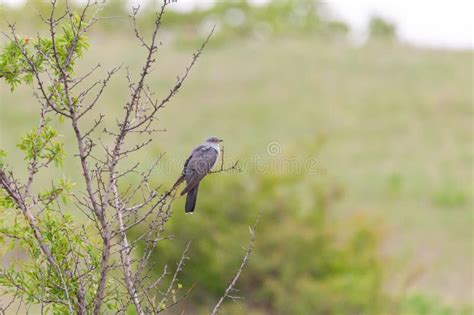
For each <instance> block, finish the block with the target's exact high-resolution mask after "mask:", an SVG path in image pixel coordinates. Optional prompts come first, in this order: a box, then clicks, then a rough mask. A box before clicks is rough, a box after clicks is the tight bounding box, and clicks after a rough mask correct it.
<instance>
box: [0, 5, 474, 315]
mask: <svg viewBox="0 0 474 315" xmlns="http://www.w3.org/2000/svg"><path fill="white" fill-rule="evenodd" d="M138 2H139V3H140V5H141V10H140V17H139V26H140V28H141V29H142V30H143V32H144V33H145V34H147V30H148V31H149V30H150V29H151V23H153V19H154V14H155V13H154V12H155V11H156V9H157V8H158V6H159V3H157V2H156V1H151V0H150V1H138ZM136 4H137V2H136V1H135V2H129V1H124V0H115V1H109V2H108V4H107V5H106V7H105V8H104V10H103V11H102V12H101V13H100V16H101V17H104V19H101V20H100V21H99V22H98V23H97V24H96V25H95V26H94V27H93V28H92V30H91V32H90V33H89V38H90V44H91V45H90V49H89V51H88V53H87V54H86V55H85V56H84V59H83V60H82V61H81V63H80V67H79V68H78V69H81V71H82V72H86V70H87V69H89V68H90V67H91V66H93V65H95V64H96V63H97V62H100V63H101V64H102V66H103V69H104V71H105V70H107V69H110V68H112V67H113V66H116V65H119V64H124V65H125V66H127V67H128V68H129V69H130V71H131V73H132V75H135V76H136V75H138V72H139V70H140V69H141V67H142V63H143V57H144V50H143V49H142V48H141V47H140V45H139V42H138V41H137V40H136V38H135V37H134V33H133V26H132V23H131V22H130V20H129V19H128V18H127V16H128V14H129V13H130V8H131V7H132V6H133V5H136ZM76 5H77V6H80V1H77V2H76ZM33 8H34V9H35V10H37V11H38V12H48V3H47V1H42V0H38V1H13V0H8V1H5V0H4V1H3V4H2V7H1V14H2V22H1V23H2V26H1V27H2V30H6V22H5V20H7V21H15V22H16V23H17V28H18V30H19V31H20V32H21V33H22V34H24V35H25V36H35V34H36V32H37V31H38V29H39V31H40V32H43V29H44V27H43V26H41V21H40V19H39V18H38V17H37V15H36V13H35V10H34V9H33ZM473 9H474V8H473V4H472V2H470V1H450V2H446V1H443V2H439V3H432V2H428V1H422V0H418V1H401V2H400V1H399V2H395V1H370V0H363V1H361V0H358V1H351V2H349V1H339V0H338V1H326V2H319V1H312V0H277V1H245V0H240V1H204V0H203V1H178V2H176V3H172V4H171V5H170V10H169V11H168V12H167V13H166V14H165V17H164V20H163V25H162V28H161V31H160V35H159V36H160V40H161V41H162V43H163V45H162V46H160V50H159V57H158V60H157V64H156V66H155V67H154V71H153V73H152V75H151V76H150V81H149V85H150V87H151V88H152V89H153V90H154V91H156V94H157V96H159V95H164V93H166V92H167V91H168V89H169V88H171V87H172V86H173V84H174V82H175V78H176V75H178V74H181V73H182V71H183V70H184V67H185V66H186V65H187V63H188V62H189V61H190V58H191V55H192V53H193V52H194V51H195V50H196V49H197V48H198V47H199V45H200V44H201V42H202V40H203V39H205V37H206V36H207V34H208V33H209V31H210V30H211V28H212V27H213V26H214V25H215V26H216V30H215V33H214V35H213V37H212V39H211V41H210V43H209V45H208V46H207V47H206V49H205V51H204V54H203V55H202V57H201V58H200V59H199V60H198V63H197V65H196V67H195V68H194V69H193V71H192V73H191V75H190V77H189V79H188V80H187V81H186V82H185V85H184V88H183V90H182V91H181V92H180V93H179V94H178V95H177V96H176V97H175V98H174V99H173V101H172V103H171V104H169V105H168V106H167V107H166V108H165V109H164V110H163V111H162V112H161V114H160V116H159V123H158V125H159V127H160V128H165V129H166V130H167V132H163V133H159V134H157V135H156V136H155V139H154V142H153V144H152V146H150V147H148V149H147V150H145V151H143V152H142V153H141V155H140V156H134V157H133V160H134V161H137V160H139V161H141V162H142V166H143V168H145V167H146V166H147V165H149V164H150V163H152V162H153V159H154V158H156V157H158V156H159V155H161V154H164V153H166V154H165V155H164V158H163V160H162V163H161V164H160V167H159V169H158V171H157V172H156V174H155V175H154V176H153V182H152V183H151V184H152V185H163V186H164V187H163V189H166V187H169V185H170V184H172V183H173V182H174V180H175V179H176V178H177V176H179V173H180V171H181V168H182V164H183V162H184V161H185V159H186V158H187V156H188V154H189V152H190V151H191V149H192V148H193V147H194V146H195V145H197V144H199V143H201V142H202V141H203V140H204V139H205V138H206V137H207V136H209V135H216V136H219V137H221V138H223V139H224V140H225V142H224V148H225V160H226V163H229V164H231V163H233V162H234V161H237V160H239V161H240V167H241V169H242V170H241V172H229V173H223V174H219V175H212V178H207V179H205V180H204V182H203V184H202V185H201V188H200V195H199V197H198V205H197V209H196V214H195V215H194V216H185V215H184V213H183V207H184V201H183V200H179V201H178V202H177V203H176V204H175V205H174V206H173V209H174V211H175V213H174V216H173V218H172V219H171V221H170V222H169V224H168V232H169V234H170V235H173V239H172V240H169V241H163V242H162V244H161V246H160V247H159V250H158V251H157V252H156V256H155V262H156V264H157V268H156V274H157V275H159V274H161V272H162V268H161V267H162V266H163V265H164V264H168V265H169V266H175V264H176V262H177V261H178V260H179V258H180V257H181V254H182V251H183V249H184V247H185V246H186V244H187V242H188V241H192V245H191V250H190V254H189V255H190V258H191V259H190V260H189V261H187V263H186V266H185V271H184V273H183V274H182V275H181V277H180V281H181V283H182V285H183V287H184V289H186V288H189V287H190V286H192V285H195V287H194V289H193V291H192V292H191V294H190V295H189V297H188V298H187V299H186V300H185V302H184V304H181V305H180V306H178V307H177V308H176V309H174V310H173V312H171V313H172V314H175V313H176V314H181V312H182V311H185V313H186V314H206V313H208V312H209V309H210V307H211V306H212V305H214V303H215V301H216V300H217V299H218V297H220V295H221V294H222V292H223V291H224V290H225V288H226V286H227V284H228V282H229V281H230V279H231V278H232V276H233V274H234V272H235V271H236V270H237V269H238V266H239V265H240V261H241V258H242V256H243V254H244V250H243V247H245V246H246V244H247V243H248V239H249V233H248V228H247V227H248V226H249V225H252V224H253V223H254V221H255V220H256V218H257V216H258V213H259V212H261V219H260V223H259V225H258V227H257V243H256V248H255V251H254V253H253V254H252V257H251V260H250V263H249V265H248V267H247V268H246V270H245V271H244V273H243V275H242V277H241V278H240V280H239V282H238V288H239V290H240V291H239V292H238V295H240V296H242V297H243V299H241V300H239V301H237V302H228V303H226V305H225V308H224V310H223V314H255V315H266V314H416V315H418V314H420V315H421V314H426V315H432V314H466V315H467V314H472V312H473V293H474V292H473V267H474V266H473V250H474V247H473V234H472V231H473V222H474V220H473V211H474V209H473V198H474V182H473V176H474V173H473V158H474V146H473V145H474V142H473V140H474V139H473V135H474V132H473V131H474V128H473V109H474V108H473V70H474V68H473V57H474V55H473V22H472V12H473V11H474V10H473ZM1 43H2V44H3V43H5V38H2V39H1ZM82 69H84V70H82ZM102 74H103V73H102ZM0 87H1V99H0V101H1V107H0V144H1V146H2V147H3V148H5V149H6V151H8V152H9V156H8V158H7V161H8V163H9V164H10V165H11V166H13V168H14V170H15V171H18V172H20V174H25V172H24V169H25V166H26V164H25V163H24V161H23V156H22V155H21V152H19V150H17V149H16V143H17V142H18V139H19V137H20V135H22V134H24V133H26V132H27V131H29V130H30V129H31V128H32V126H34V125H35V124H36V121H37V115H38V106H37V104H36V103H35V99H34V97H33V95H32V93H31V90H30V89H28V87H20V88H18V89H17V90H15V91H14V92H11V91H10V90H9V88H8V86H7V85H6V84H4V83H3V82H2V83H1V85H0ZM126 95H127V81H126V78H125V71H123V72H122V74H121V75H119V76H117V77H116V78H115V80H114V82H113V83H112V85H111V86H110V88H109V90H108V91H107V92H106V95H105V98H104V100H103V102H102V104H101V108H100V109H99V111H100V112H101V113H105V114H106V119H107V122H106V124H109V125H110V126H113V124H114V123H115V118H116V117H118V116H119V113H120V110H121V109H122V106H123V102H124V100H125V99H126ZM91 123H92V120H91ZM57 128H58V129H59V130H60V131H61V134H62V136H63V139H64V142H65V143H66V148H69V150H67V152H73V151H72V150H73V148H74V143H73V138H72V134H71V133H70V131H69V130H68V128H67V126H65V125H61V124H58V126H57ZM137 141H138V139H137ZM77 165H78V161H77V160H76V159H75V158H74V156H73V155H72V154H70V155H69V157H68V158H67V160H66V162H65V168H64V169H63V170H59V171H58V170H51V173H50V174H45V175H44V176H43V177H42V178H43V179H44V182H43V183H42V184H48V183H49V182H50V181H51V178H52V176H67V177H71V178H72V179H73V180H75V181H76V182H78V186H77V188H78V189H79V188H80V187H81V184H80V173H79V170H78V167H77ZM129 180H130V182H131V183H132V182H133V178H131V179H129ZM71 211H75V210H74V209H73V207H72V209H71ZM132 237H133V235H132ZM137 254H139V253H137Z"/></svg>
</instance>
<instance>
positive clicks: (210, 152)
mask: <svg viewBox="0 0 474 315" xmlns="http://www.w3.org/2000/svg"><path fill="white" fill-rule="evenodd" d="M220 142H222V140H221V139H219V138H217V137H210V138H208V139H206V141H204V143H203V144H201V145H199V146H197V147H196V148H195V149H194V150H193V152H192V153H191V156H190V157H189V158H188V159H187V160H186V162H185V163H184V168H183V172H182V174H181V176H180V177H179V178H178V180H177V181H176V183H175V184H174V185H173V188H175V187H177V186H178V185H179V184H181V183H182V182H183V180H185V181H186V187H185V188H184V189H183V191H182V192H181V196H182V195H184V194H187V196H186V205H185V207H184V210H185V212H186V213H192V212H194V208H195V207H196V199H197V193H198V188H199V183H200V182H201V180H202V179H203V178H204V176H206V175H207V174H208V173H209V172H210V171H211V169H212V168H213V167H214V165H215V164H216V162H217V158H218V157H219V154H220V152H221V149H220V147H219V143H220Z"/></svg>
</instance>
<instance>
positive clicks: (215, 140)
mask: <svg viewBox="0 0 474 315" xmlns="http://www.w3.org/2000/svg"><path fill="white" fill-rule="evenodd" d="M222 141H224V140H222V139H219V138H217V137H209V138H207V139H206V142H207V143H211V144H219V143H220V142H222Z"/></svg>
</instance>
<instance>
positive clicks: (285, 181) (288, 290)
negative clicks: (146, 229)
mask: <svg viewBox="0 0 474 315" xmlns="http://www.w3.org/2000/svg"><path fill="white" fill-rule="evenodd" d="M300 181H301V177H299V176H293V175H286V174H248V175H241V176H236V175H232V177H230V176H229V178H228V179H227V180H225V178H223V177H220V178H219V179H218V181H216V180H214V181H213V180H206V181H205V183H204V184H203V185H202V186H203V187H202V188H201V192H200V200H199V201H198V208H197V210H196V211H197V212H196V214H195V215H193V216H189V215H184V214H183V213H182V212H181V211H179V210H178V213H175V215H174V216H173V218H172V219H171V221H170V230H169V231H172V232H171V233H172V234H174V238H173V239H174V241H178V242H179V243H180V246H176V242H173V245H172V244H169V247H168V246H166V245H165V246H162V247H161V248H160V249H159V250H158V251H157V254H156V256H155V257H154V258H155V259H156V262H157V263H158V264H160V263H163V262H165V263H168V266H171V265H170V264H172V262H175V261H176V260H177V259H178V260H179V257H180V256H181V249H182V248H184V246H185V244H186V242H187V241H188V240H192V242H193V243H192V245H191V251H190V254H189V256H190V260H189V261H187V263H186V271H185V272H184V273H183V274H182V275H181V279H180V281H181V282H182V283H183V285H184V287H190V286H192V285H193V284H196V286H197V287H199V289H198V290H195V292H193V293H192V294H191V295H192V301H193V303H195V304H197V305H198V306H199V305H200V306H202V305H204V304H205V303H206V302H205V301H208V300H211V299H212V300H214V299H216V298H217V297H219V296H220V295H221V294H222V292H223V291H224V290H225V288H226V283H228V281H230V279H231V277H232V271H233V270H237V269H238V267H239V264H240V257H238V256H236V255H235V253H236V252H238V251H239V249H240V250H241V252H242V253H243V250H242V249H241V246H242V243H244V242H245V240H246V239H247V238H248V235H245V234H244V233H243V232H242V231H245V229H244V226H245V225H249V224H251V223H252V222H253V221H255V218H256V217H257V212H258V210H259V209H261V210H262V218H261V220H260V223H259V226H258V227H257V243H256V248H255V251H254V252H253V254H252V257H251V259H250V264H249V265H248V268H247V269H246V272H245V274H243V275H242V276H241V278H240V280H239V285H238V288H239V289H240V291H239V292H238V293H236V294H237V295H243V296H244V297H245V298H246V303H245V304H246V306H245V307H250V308H251V309H252V312H254V313H251V314H260V312H262V313H266V311H271V313H272V314H315V313H316V314H362V313H363V314H371V313H376V312H377V310H379V308H380V307H381V305H382V303H383V301H384V299H385V296H384V294H383V292H382V290H381V285H382V280H383V268H382V260H381V258H380V257H379V255H378V246H379V239H380V238H379V234H378V232H377V230H376V229H374V228H373V225H370V224H369V223H368V222H365V221H364V220H363V219H360V218H359V219H357V218H355V219H349V220H348V221H347V222H334V221H333V220H330V219H328V216H327V211H328V209H329V207H330V205H331V204H332V202H334V201H335V198H337V194H334V193H333V188H331V186H328V185H323V184H321V185H319V184H318V185H315V186H313V187H311V188H310V189H309V192H308V191H306V190H303V189H301V188H300V187H301V186H300V185H298V183H300ZM327 187H330V188H327ZM308 198H309V202H308V200H304V199H308ZM308 203H309V204H310V206H309V209H307V206H305V205H307V204H308ZM155 270H156V271H157V272H158V273H159V272H161V270H162V269H161V268H156V269H155ZM250 308H249V309H250ZM232 309H233V308H232ZM240 311H242V309H240ZM203 313H205V311H204V310H203ZM232 313H233V311H232ZM235 314H239V312H238V311H236V313H235Z"/></svg>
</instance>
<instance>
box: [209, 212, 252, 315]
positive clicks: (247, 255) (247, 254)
mask: <svg viewBox="0 0 474 315" xmlns="http://www.w3.org/2000/svg"><path fill="white" fill-rule="evenodd" d="M259 220H260V214H259V215H258V217H257V220H256V221H255V224H254V226H253V227H250V228H249V230H250V243H249V246H248V247H247V250H246V251H245V255H244V258H243V259H242V263H241V264H240V267H239V270H237V273H236V274H235V276H234V278H232V281H231V282H230V283H229V286H228V287H227V289H226V290H225V292H224V295H222V297H221V298H220V299H219V301H218V302H217V304H216V306H215V307H214V309H213V310H212V312H211V315H217V314H218V313H219V310H220V308H221V307H222V303H223V302H224V300H225V299H226V298H227V297H229V298H232V299H235V298H236V297H233V296H231V295H230V293H231V292H232V290H234V288H235V285H236V283H237V280H239V278H240V274H241V273H242V271H243V270H244V268H245V266H246V265H247V263H248V261H249V259H250V254H251V253H252V250H253V248H254V245H255V229H256V228H257V224H258V221H259Z"/></svg>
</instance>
